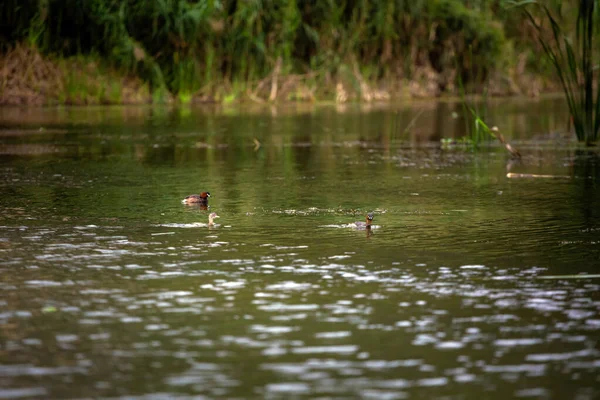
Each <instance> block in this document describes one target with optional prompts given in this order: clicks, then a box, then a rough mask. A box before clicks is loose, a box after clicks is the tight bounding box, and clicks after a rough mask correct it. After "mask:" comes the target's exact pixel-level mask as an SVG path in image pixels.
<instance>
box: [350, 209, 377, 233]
mask: <svg viewBox="0 0 600 400" xmlns="http://www.w3.org/2000/svg"><path fill="white" fill-rule="evenodd" d="M373 218H374V215H373V213H372V212H370V213H368V214H367V216H366V218H365V222H362V221H356V222H355V223H354V225H353V228H356V229H371V224H372V223H373Z"/></svg>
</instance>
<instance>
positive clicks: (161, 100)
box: [0, 45, 560, 107]
mask: <svg viewBox="0 0 600 400" xmlns="http://www.w3.org/2000/svg"><path fill="white" fill-rule="evenodd" d="M105 64H106V63H105V62H104V61H103V60H101V59H98V58H95V57H91V56H85V57H84V56H74V57H69V58H56V57H52V56H44V55H42V54H41V53H40V52H39V51H38V50H37V49H36V48H34V47H28V46H25V45H19V46H17V47H15V48H14V49H12V50H11V51H9V52H7V53H5V54H2V55H0V65H3V66H2V68H0V107H31V106H34V107H35V106H60V105H67V106H69V105H70V106H90V105H151V104H173V105H201V104H206V105H227V104H257V105H266V106H269V105H280V104H300V103H307V104H346V103H348V104H354V103H361V104H379V103H383V104H393V103H396V102H399V101H402V102H404V101H418V100H422V99H423V100H434V99H438V100H441V99H448V98H450V99H453V98H458V99H460V97H461V96H460V95H459V93H458V92H459V90H458V88H456V87H454V86H450V87H445V88H444V90H441V89H440V85H439V82H440V80H441V79H442V78H441V75H442V74H438V73H435V72H434V71H432V70H431V68H428V67H423V68H422V71H421V73H419V74H418V76H420V79H406V78H402V77H395V78H394V77H392V78H390V79H386V80H383V79H380V80H378V81H369V80H367V79H364V78H363V77H362V75H361V73H360V71H358V70H356V71H355V72H354V75H353V76H351V77H350V78H348V77H346V78H343V77H338V78H332V79H329V80H328V81H329V82H330V83H329V84H325V85H320V84H318V83H316V82H315V81H314V80H312V78H311V76H312V73H309V74H306V75H303V76H299V75H294V74H289V75H283V74H280V73H279V71H278V70H277V69H275V70H274V71H273V72H272V73H271V74H269V75H268V76H266V77H264V78H263V79H262V80H260V81H258V82H233V83H232V82H229V81H218V80H217V81H215V82H212V83H211V84H210V85H207V86H206V87H205V88H203V89H200V90H198V91H196V92H195V93H179V94H172V93H170V92H168V91H167V90H166V89H165V88H160V89H157V90H153V91H152V90H151V89H150V87H149V86H150V85H149V83H147V82H144V81H143V80H141V79H140V78H139V77H136V76H132V75H131V74H126V73H122V72H120V71H118V70H117V69H115V68H112V67H109V66H107V65H105ZM559 89H560V88H559V86H558V82H552V81H549V80H548V79H547V78H545V77H542V76H540V75H535V74H530V73H522V74H519V75H517V77H515V78H510V77H507V76H506V75H505V74H501V73H500V72H497V73H495V74H494V75H493V76H492V77H491V78H489V80H488V81H487V82H486V83H485V84H483V85H481V86H480V87H478V88H477V89H476V92H478V93H475V94H468V95H467V98H471V97H477V96H479V97H486V98H506V97H512V98H518V97H528V98H535V97H539V96H540V95H546V94H548V93H554V92H557V91H558V90H559ZM482 93H485V94H482Z"/></svg>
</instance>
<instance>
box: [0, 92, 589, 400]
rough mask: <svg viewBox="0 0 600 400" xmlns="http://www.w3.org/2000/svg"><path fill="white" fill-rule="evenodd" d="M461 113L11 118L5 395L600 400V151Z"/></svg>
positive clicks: (540, 111)
mask: <svg viewBox="0 0 600 400" xmlns="http://www.w3.org/2000/svg"><path fill="white" fill-rule="evenodd" d="M453 112H460V107H458V106H456V105H453V104H448V103H440V104H417V105H414V106H411V107H399V108H388V109H385V108H381V109H377V108H373V109H361V108H357V107H347V108H344V109H335V108H333V107H321V108H308V109H304V108H302V109H295V108H279V109H272V110H269V109H262V110H245V109H242V110H239V109H205V108H204V109H195V110H193V111H188V110H184V111H181V110H179V111H169V110H164V109H144V108H92V109H83V108H71V109H29V110H15V109H3V110H0V125H1V126H2V129H1V130H0V175H1V177H2V179H1V180H0V191H1V193H2V194H1V196H0V274H1V280H0V335H1V336H0V340H1V342H0V344H1V348H0V388H1V389H0V398H135V399H157V398H191V397H194V398H196V396H197V397H198V398H202V396H205V397H207V398H303V397H307V398H308V397H321V398H357V397H360V398H379V399H405V398H411V399H412V398H415V399H433V398H445V399H448V398H464V399H469V398H476V397H479V398H488V399H506V398H539V399H546V398H577V399H593V398H598V396H599V395H600V392H599V389H598V388H599V387H600V381H599V378H598V376H600V346H599V344H598V338H599V337H600V295H599V294H598V293H599V289H600V279H599V276H598V274H600V188H599V187H598V178H599V177H600V174H599V168H600V167H599V164H598V156H597V153H594V152H593V151H592V152H590V151H588V150H585V149H581V148H578V147H577V146H576V145H575V144H574V143H573V142H571V141H569V140H567V139H564V138H563V137H562V135H561V132H564V129H565V124H564V121H565V120H566V111H565V110H564V106H563V104H562V102H561V101H559V100H556V99H547V100H543V101H539V102H531V101H526V100H514V99H513V100H510V101H504V102H498V103H496V104H492V105H490V108H489V109H488V112H489V117H488V118H489V119H490V120H491V121H493V123H494V124H497V125H499V126H500V127H501V128H502V129H503V130H504V131H505V132H506V136H507V137H510V138H511V140H512V141H513V143H514V144H515V145H516V146H517V147H518V148H519V150H520V151H521V153H523V155H524V158H523V161H522V162H520V163H519V162H517V163H515V162H511V161H510V160H509V157H508V156H507V154H506V152H505V151H503V149H501V148H500V147H498V146H496V145H493V144H492V145H484V146H483V147H482V149H481V150H480V151H478V152H472V151H469V150H468V149H464V148H461V147H451V148H446V149H442V148H440V145H439V139H440V138H448V137H460V136H462V135H463V132H464V130H465V126H464V123H462V122H461V119H460V117H459V118H455V117H456V114H454V115H453ZM40 128H42V129H40ZM507 172H513V173H527V174H545V175H557V176H559V175H560V176H565V177H564V178H554V179H539V178H531V179H508V178H507V177H506V174H507ZM201 190H209V191H210V192H211V194H212V197H211V199H210V203H209V205H210V207H209V209H208V210H203V209H201V208H200V207H190V206H185V205H183V204H181V203H180V200H181V199H182V198H183V197H184V196H185V195H187V194H190V193H194V192H199V191H201ZM371 211H373V212H374V213H375V220H374V224H376V225H377V227H376V228H375V229H371V230H357V229H353V228H351V227H349V226H348V224H350V223H352V222H353V221H362V220H364V215H365V214H366V213H367V212H371ZM210 212H216V213H218V214H219V215H220V217H221V218H220V219H217V220H216V221H217V223H218V225H217V226H211V227H209V226H207V225H206V222H207V220H208V213H210Z"/></svg>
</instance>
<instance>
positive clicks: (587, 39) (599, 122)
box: [508, 0, 600, 144]
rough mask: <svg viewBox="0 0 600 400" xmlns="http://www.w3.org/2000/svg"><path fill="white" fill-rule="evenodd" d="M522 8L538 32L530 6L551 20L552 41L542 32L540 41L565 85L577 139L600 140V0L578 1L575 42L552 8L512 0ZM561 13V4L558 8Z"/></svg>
mask: <svg viewBox="0 0 600 400" xmlns="http://www.w3.org/2000/svg"><path fill="white" fill-rule="evenodd" d="M508 3H509V4H510V5H511V6H520V7H523V10H524V11H525V13H526V15H527V16H528V18H529V20H530V21H531V23H532V25H533V26H534V27H535V29H536V31H537V32H538V33H541V32H543V27H542V24H541V23H539V22H538V21H537V20H536V18H534V16H533V14H532V13H531V11H530V10H529V8H528V7H526V6H528V5H537V6H539V7H540V8H541V9H542V11H543V14H544V16H545V18H546V20H547V21H548V22H549V23H550V27H551V31H552V36H551V41H550V42H546V40H545V38H543V37H542V35H541V34H540V35H539V36H538V38H539V42H540V44H541V45H542V47H543V49H544V51H545V53H546V55H547V56H548V58H549V59H550V61H551V62H552V64H553V66H554V68H555V70H556V73H557V74H558V77H559V79H560V82H561V84H562V88H563V92H564V94H565V97H566V100H567V104H568V105H569V111H570V113H571V119H572V123H573V126H574V128H575V134H576V135H577V139H578V140H579V141H581V142H585V143H587V144H591V143H594V142H596V141H597V140H598V134H599V132H600V88H599V83H598V73H597V72H596V71H598V69H599V65H598V64H597V62H598V60H600V59H599V58H597V57H598V48H597V47H595V46H597V44H596V45H595V44H594V39H596V38H598V35H600V0H578V13H577V22H576V29H575V32H576V35H575V40H574V41H573V40H572V39H571V38H569V37H568V36H567V35H566V34H565V32H564V29H563V28H562V27H561V25H560V24H559V20H558V16H556V15H555V14H554V13H553V12H552V11H551V10H550V8H549V7H548V6H547V5H545V4H541V3H539V2H537V1H535V0H525V1H509V2H508ZM557 11H558V12H557V13H560V6H559V8H558V10H557Z"/></svg>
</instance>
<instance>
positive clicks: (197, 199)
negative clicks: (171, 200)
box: [181, 192, 210, 206]
mask: <svg viewBox="0 0 600 400" xmlns="http://www.w3.org/2000/svg"><path fill="white" fill-rule="evenodd" d="M209 197H210V192H202V193H200V194H190V195H189V196H187V197H186V198H185V199H183V200H181V202H182V203H183V204H200V205H203V206H207V205H208V198H209Z"/></svg>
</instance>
